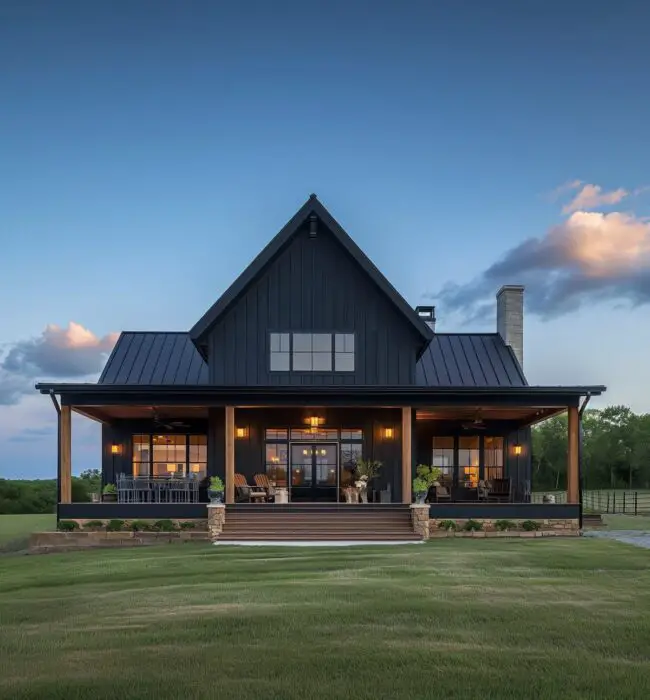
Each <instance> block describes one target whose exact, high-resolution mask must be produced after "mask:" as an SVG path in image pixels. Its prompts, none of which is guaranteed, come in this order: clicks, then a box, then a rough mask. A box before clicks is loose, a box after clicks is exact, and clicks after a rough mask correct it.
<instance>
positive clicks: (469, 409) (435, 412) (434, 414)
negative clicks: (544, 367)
mask: <svg viewBox="0 0 650 700" xmlns="http://www.w3.org/2000/svg"><path fill="white" fill-rule="evenodd" d="M566 409H567V407H566V406H506V407H504V406H463V407H459V406H435V407H432V408H422V409H420V408H419V409H418V410H417V411H416V417H417V420H441V421H442V420H446V421H472V420H474V419H476V418H477V417H480V418H481V420H485V421H513V422H516V423H518V424H520V425H532V424H534V423H538V422H539V421H542V420H545V419H546V418H550V417H551V416H554V415H556V414H558V413H562V412H563V411H566Z"/></svg>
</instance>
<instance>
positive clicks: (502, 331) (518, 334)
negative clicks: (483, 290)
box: [497, 284, 524, 368]
mask: <svg viewBox="0 0 650 700" xmlns="http://www.w3.org/2000/svg"><path fill="white" fill-rule="evenodd" d="M497 333H498V334H499V335H500V336H501V337H502V338H503V342H504V343H505V344H506V345H509V346H510V347H511V348H512V350H513V352H514V353H515V357H516V358H517V360H519V364H520V365H521V367H522V368H523V366H524V288H523V287H522V286H521V285H518V284H505V285H504V286H503V287H501V289H500V290H499V291H498V292H497Z"/></svg>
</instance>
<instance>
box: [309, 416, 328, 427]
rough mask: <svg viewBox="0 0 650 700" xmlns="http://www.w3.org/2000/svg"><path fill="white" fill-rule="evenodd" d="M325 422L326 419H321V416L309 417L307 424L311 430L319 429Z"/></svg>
mask: <svg viewBox="0 0 650 700" xmlns="http://www.w3.org/2000/svg"><path fill="white" fill-rule="evenodd" d="M324 422H325V419H324V418H321V416H309V418H307V423H309V427H310V428H319V427H320V426H321V425H323V423H324Z"/></svg>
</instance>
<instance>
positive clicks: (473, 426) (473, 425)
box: [462, 411, 487, 430]
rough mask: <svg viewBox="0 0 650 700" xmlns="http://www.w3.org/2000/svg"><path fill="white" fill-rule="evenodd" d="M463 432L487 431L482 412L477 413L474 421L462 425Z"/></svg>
mask: <svg viewBox="0 0 650 700" xmlns="http://www.w3.org/2000/svg"><path fill="white" fill-rule="evenodd" d="M462 427H463V430H485V428H486V427H487V426H486V425H485V422H484V421H483V417H482V416H481V412H480V411H477V412H476V414H475V415H474V419H473V420H471V421H468V422H466V423H463V424H462Z"/></svg>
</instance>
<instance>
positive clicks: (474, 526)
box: [463, 519, 483, 532]
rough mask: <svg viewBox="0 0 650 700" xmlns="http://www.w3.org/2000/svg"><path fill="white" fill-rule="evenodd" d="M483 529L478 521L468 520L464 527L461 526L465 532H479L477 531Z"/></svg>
mask: <svg viewBox="0 0 650 700" xmlns="http://www.w3.org/2000/svg"><path fill="white" fill-rule="evenodd" d="M482 529H483V523H481V522H479V521H478V520H471V519H470V520H468V521H467V522H466V523H465V525H464V526H463V530H465V531H466V532H479V530H482Z"/></svg>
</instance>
